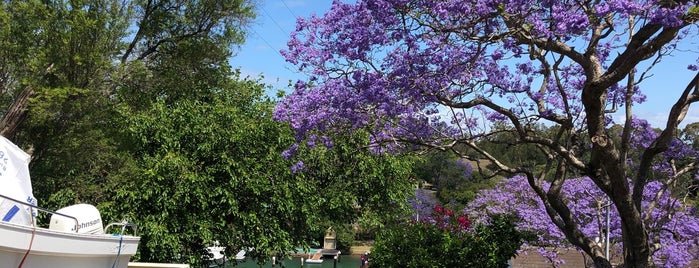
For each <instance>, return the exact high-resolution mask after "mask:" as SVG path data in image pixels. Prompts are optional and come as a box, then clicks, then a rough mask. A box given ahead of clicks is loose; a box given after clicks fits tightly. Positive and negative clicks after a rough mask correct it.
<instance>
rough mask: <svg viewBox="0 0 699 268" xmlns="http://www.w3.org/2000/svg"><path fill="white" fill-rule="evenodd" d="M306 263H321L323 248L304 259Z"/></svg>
mask: <svg viewBox="0 0 699 268" xmlns="http://www.w3.org/2000/svg"><path fill="white" fill-rule="evenodd" d="M306 263H323V250H322V249H321V250H318V251H316V253H314V254H313V256H311V257H310V258H308V259H307V260H306Z"/></svg>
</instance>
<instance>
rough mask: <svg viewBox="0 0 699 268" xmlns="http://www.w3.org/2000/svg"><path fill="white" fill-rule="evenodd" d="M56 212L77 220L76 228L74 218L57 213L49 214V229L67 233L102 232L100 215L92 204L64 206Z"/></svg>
mask: <svg viewBox="0 0 699 268" xmlns="http://www.w3.org/2000/svg"><path fill="white" fill-rule="evenodd" d="M56 212H57V213H60V214H64V215H68V216H72V217H75V218H76V219H77V220H78V224H77V228H78V229H77V230H75V228H76V225H75V220H74V219H72V218H69V217H64V216H61V215H58V214H53V215H52V216H51V223H50V224H49V229H51V230H57V231H62V232H69V233H79V234H104V226H102V217H101V216H100V212H99V210H97V208H96V207H95V206H93V205H89V204H77V205H72V206H69V207H64V208H62V209H59V210H57V211H56Z"/></svg>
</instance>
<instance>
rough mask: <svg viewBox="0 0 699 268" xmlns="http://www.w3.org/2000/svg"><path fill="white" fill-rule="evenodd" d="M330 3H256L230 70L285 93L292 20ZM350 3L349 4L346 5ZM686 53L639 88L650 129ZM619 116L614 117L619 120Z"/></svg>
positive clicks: (291, 74) (682, 72)
mask: <svg viewBox="0 0 699 268" xmlns="http://www.w3.org/2000/svg"><path fill="white" fill-rule="evenodd" d="M331 2H332V1H330V0H260V1H259V5H258V17H257V19H256V21H255V22H254V23H253V25H252V27H251V29H250V31H249V33H248V37H247V42H246V43H245V44H244V45H243V46H242V47H241V48H240V50H239V52H238V53H237V55H236V56H235V57H234V58H232V59H231V64H232V65H233V66H234V67H239V68H240V70H241V71H242V72H243V74H244V75H249V76H252V77H258V76H259V75H263V76H264V80H263V81H264V82H265V83H266V84H268V85H271V86H272V87H274V91H273V92H276V90H286V89H288V87H287V86H288V84H289V80H296V79H298V78H303V77H304V76H303V75H302V74H299V73H298V72H296V71H295V70H296V68H295V67H294V66H293V65H291V64H289V63H287V62H286V61H285V60H284V58H283V57H282V56H281V54H279V51H280V50H282V49H285V48H286V42H287V40H288V39H289V34H290V33H291V31H293V30H294V28H295V26H296V17H298V16H301V17H309V16H310V15H311V14H317V15H322V14H323V13H324V12H325V11H327V10H328V9H329V7H330V4H331ZM348 2H351V1H348ZM690 46H691V47H687V48H685V49H687V50H690V49H691V50H694V52H686V53H682V54H678V55H675V56H672V57H665V58H664V61H663V62H662V63H661V65H659V66H658V68H656V69H654V75H653V77H651V78H648V79H647V80H646V81H645V82H644V83H643V84H642V88H643V89H644V92H645V93H646V95H647V96H648V99H647V101H646V102H645V103H643V104H640V105H637V106H636V107H635V111H636V114H637V115H638V116H639V117H641V118H645V119H647V120H648V121H650V122H651V123H652V125H653V126H656V127H660V126H661V125H662V126H664V122H665V120H666V117H667V112H668V111H669V109H670V107H671V105H672V104H674V102H675V101H676V99H677V97H678V96H679V94H680V93H681V91H682V90H684V88H685V87H686V86H687V83H689V81H690V80H691V79H692V78H693V77H694V75H695V74H696V72H691V71H689V70H687V68H686V66H687V65H689V64H696V59H697V57H699V53H697V52H696V51H698V50H699V46H698V44H697V42H696V41H695V42H692V44H690ZM620 116H621V115H619V116H617V117H619V118H621V117H620ZM696 121H699V104H697V105H696V107H693V108H690V111H689V114H688V115H687V118H685V120H684V122H683V125H684V124H687V123H692V122H696Z"/></svg>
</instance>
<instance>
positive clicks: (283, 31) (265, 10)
mask: <svg viewBox="0 0 699 268" xmlns="http://www.w3.org/2000/svg"><path fill="white" fill-rule="evenodd" d="M262 11H264V12H265V14H266V15H267V17H269V19H270V20H272V22H274V24H275V25H277V27H278V28H279V30H281V31H282V33H284V34H289V32H288V31H286V30H284V28H283V27H282V26H281V25H279V23H278V22H277V20H275V19H274V17H272V15H270V14H269V13H268V12H267V9H266V8H264V7H262Z"/></svg>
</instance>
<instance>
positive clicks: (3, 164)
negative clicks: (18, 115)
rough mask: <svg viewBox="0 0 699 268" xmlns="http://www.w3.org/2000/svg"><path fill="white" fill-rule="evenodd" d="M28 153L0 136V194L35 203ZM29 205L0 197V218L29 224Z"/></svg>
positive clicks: (31, 218)
mask: <svg viewBox="0 0 699 268" xmlns="http://www.w3.org/2000/svg"><path fill="white" fill-rule="evenodd" d="M29 160H30V156H29V154H27V153H25V152H24V151H22V149H20V148H19V147H18V146H17V145H15V144H14V143H12V142H11V141H10V140H8V139H7V138H5V137H3V136H0V194H2V195H4V196H8V197H10V198H14V199H16V200H19V201H23V202H27V203H30V204H33V205H36V199H35V198H34V195H33V194H32V182H31V179H30V178H29ZM34 216H35V215H34V213H33V210H32V208H31V207H29V206H25V205H22V204H19V203H16V202H13V201H11V200H7V199H5V198H0V220H2V221H6V222H12V223H19V224H26V225H30V224H31V223H32V221H33V217H34Z"/></svg>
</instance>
